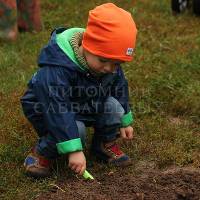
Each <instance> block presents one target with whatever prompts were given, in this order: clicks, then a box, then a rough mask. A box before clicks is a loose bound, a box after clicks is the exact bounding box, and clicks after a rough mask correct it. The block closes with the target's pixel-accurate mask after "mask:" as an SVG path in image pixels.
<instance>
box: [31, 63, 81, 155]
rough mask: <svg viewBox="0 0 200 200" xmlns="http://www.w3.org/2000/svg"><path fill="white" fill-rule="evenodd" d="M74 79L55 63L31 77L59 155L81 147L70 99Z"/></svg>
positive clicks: (68, 72)
mask: <svg viewBox="0 0 200 200" xmlns="http://www.w3.org/2000/svg"><path fill="white" fill-rule="evenodd" d="M72 79H73V75H72V74H70V71H68V70H67V69H66V68H63V67H55V66H54V67H53V66H52V67H42V68H41V69H40V70H39V71H38V72H37V73H36V74H35V75H34V77H33V78H32V80H31V84H32V87H33V91H34V93H35V95H36V97H37V100H38V104H39V106H40V108H41V110H42V114H43V117H44V121H45V125H46V127H47V129H48V131H49V132H50V133H51V134H52V135H53V137H54V138H55V140H56V143H57V144H56V145H57V149H58V153H60V154H65V153H69V152H74V151H79V150H82V144H81V140H80V137H79V134H78V127H77V125H76V121H75V113H74V112H72V110H71V102H70V98H69V95H70V87H71V81H72Z"/></svg>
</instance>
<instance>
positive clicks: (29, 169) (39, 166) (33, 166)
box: [24, 150, 51, 178]
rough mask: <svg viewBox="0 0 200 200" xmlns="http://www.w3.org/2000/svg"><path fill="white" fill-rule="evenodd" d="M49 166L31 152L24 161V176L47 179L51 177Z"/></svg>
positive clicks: (44, 160)
mask: <svg viewBox="0 0 200 200" xmlns="http://www.w3.org/2000/svg"><path fill="white" fill-rule="evenodd" d="M50 165H51V162H50V161H49V160H47V159H46V158H45V157H43V156H40V155H39V154H38V153H37V152H36V151H35V150H32V152H31V153H30V154H29V155H28V156H27V157H26V159H25V161H24V167H25V172H26V174H27V175H28V176H31V177H34V178H45V177H49V176H50V175H51V173H50Z"/></svg>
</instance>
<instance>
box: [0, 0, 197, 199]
mask: <svg viewBox="0 0 200 200" xmlns="http://www.w3.org/2000/svg"><path fill="white" fill-rule="evenodd" d="M103 2H106V1H101V0H98V1H97V0H95V1H91V2H88V1H86V0H82V1H77V0H71V1H64V0H62V1H61V0H60V1H53V0H49V1H47V0H44V1H42V16H43V23H44V30H43V31H42V32H40V33H21V34H20V35H19V38H18V41H17V42H16V43H13V44H11V43H3V42H1V43H0V83H1V87H0V103H1V104H0V165H1V166H0V179H1V180H0V198H1V199H5V200H6V199H13V198H15V199H20V200H21V199H34V198H35V197H36V196H37V195H38V194H39V193H40V192H42V191H45V190H47V189H48V187H49V185H50V184H52V183H54V182H56V180H57V179H59V177H60V176H62V175H59V173H58V172H55V175H54V176H53V177H52V178H50V179H45V180H41V181H35V180H33V179H31V178H27V177H26V176H25V175H24V173H23V166H22V164H23V160H24V158H25V156H26V155H27V153H28V151H29V149H30V147H32V145H33V144H34V143H35V141H36V134H35V132H34V130H33V129H32V127H31V125H30V124H29V123H28V122H27V121H26V119H25V118H24V116H23V114H22V111H21V107H20V103H19V99H20V97H21V96H22V95H23V92H24V91H25V88H26V84H27V82H28V80H29V79H30V78H31V75H32V74H33V73H34V72H35V71H36V70H37V63H36V60H37V59H36V58H37V55H38V54H39V51H40V49H41V48H42V46H43V45H44V44H46V42H47V41H48V39H49V34H50V32H51V30H52V29H53V28H55V27H58V26H67V27H74V26H76V27H85V24H86V19H87V12H88V10H89V9H91V8H93V7H94V6H95V5H98V4H101V3H103ZM112 2H114V3H117V4H118V5H119V6H121V7H123V8H125V9H127V10H129V11H130V12H131V13H132V14H133V16H134V19H135V21H136V24H137V27H138V33H139V34H138V42H137V49H136V56H135V60H134V61H133V62H132V63H127V64H126V65H125V66H124V70H125V74H126V76H127V78H128V80H129V91H130V103H131V105H133V110H134V111H135V115H136V122H135V124H134V129H135V132H136V138H135V140H134V141H133V142H130V143H129V145H124V149H125V150H126V151H127V152H128V153H129V154H130V155H131V157H133V159H134V161H135V163H137V162H139V161H153V162H155V163H156V165H157V166H158V167H160V168H164V167H167V166H170V165H178V166H188V165H190V166H193V167H196V168H199V167H200V156H199V155H200V103H199V102H200V64H199V60H200V29H199V21H200V18H198V17H196V16H194V15H193V14H192V13H191V11H187V12H186V13H184V14H182V15H180V16H174V15H172V13H171V9H170V4H169V1H157V0H145V1H144V0H143V1H128V0H125V1H119V0H118V1H117V0H116V1H112Z"/></svg>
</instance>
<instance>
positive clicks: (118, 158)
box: [91, 141, 131, 166]
mask: <svg viewBox="0 0 200 200" xmlns="http://www.w3.org/2000/svg"><path fill="white" fill-rule="evenodd" d="M97 144H98V142H97V143H96V144H95V143H93V144H92V149H91V153H92V154H93V155H94V156H95V157H96V158H97V160H99V161H103V162H106V163H108V164H112V165H115V166H128V165H131V159H130V158H129V156H127V155H126V154H125V153H124V152H123V151H121V150H120V147H119V146H118V145H117V143H116V141H112V142H107V143H103V142H101V143H99V145H97Z"/></svg>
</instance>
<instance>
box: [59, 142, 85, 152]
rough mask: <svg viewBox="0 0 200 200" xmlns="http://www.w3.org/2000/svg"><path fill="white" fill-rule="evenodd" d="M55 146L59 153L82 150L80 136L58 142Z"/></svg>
mask: <svg viewBox="0 0 200 200" xmlns="http://www.w3.org/2000/svg"><path fill="white" fill-rule="evenodd" d="M56 146H57V150H58V153H59V154H67V153H71V152H77V151H82V150H83V147H82V143H81V139H80V138H76V139H72V140H68V141H64V142H60V143H57V144H56Z"/></svg>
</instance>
